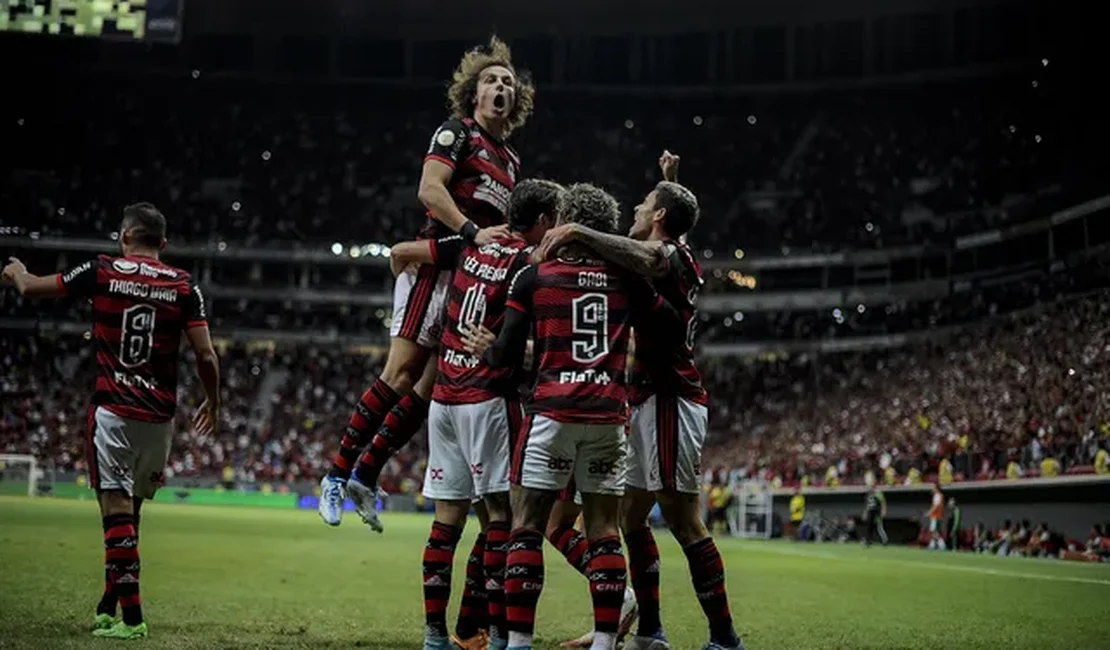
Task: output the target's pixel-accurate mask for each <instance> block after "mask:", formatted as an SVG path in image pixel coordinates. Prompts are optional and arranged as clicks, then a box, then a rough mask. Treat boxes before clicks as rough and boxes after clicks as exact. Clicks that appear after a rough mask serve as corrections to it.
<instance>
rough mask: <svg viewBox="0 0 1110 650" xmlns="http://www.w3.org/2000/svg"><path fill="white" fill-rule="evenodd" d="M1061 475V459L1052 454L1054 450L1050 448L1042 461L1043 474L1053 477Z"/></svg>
mask: <svg viewBox="0 0 1110 650" xmlns="http://www.w3.org/2000/svg"><path fill="white" fill-rule="evenodd" d="M1059 475H1060V461H1058V460H1056V458H1055V457H1054V456H1053V455H1052V450H1051V449H1049V450H1048V451H1046V453H1045V457H1044V460H1042V461H1041V476H1042V477H1045V478H1053V477H1056V476H1059Z"/></svg>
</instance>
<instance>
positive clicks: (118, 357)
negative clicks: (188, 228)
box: [3, 203, 220, 639]
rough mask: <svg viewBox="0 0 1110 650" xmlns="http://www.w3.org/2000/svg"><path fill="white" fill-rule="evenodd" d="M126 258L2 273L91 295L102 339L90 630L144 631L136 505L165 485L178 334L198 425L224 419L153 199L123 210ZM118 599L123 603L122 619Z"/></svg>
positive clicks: (193, 290)
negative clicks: (190, 357) (98, 520)
mask: <svg viewBox="0 0 1110 650" xmlns="http://www.w3.org/2000/svg"><path fill="white" fill-rule="evenodd" d="M119 242H120V249H121V255H120V256H119V257H111V256H108V255H101V256H99V257H98V258H97V259H95V260H89V261H87V262H84V263H83V264H80V265H78V266H75V267H73V268H71V269H69V270H67V271H64V272H62V273H58V274H55V275H48V276H37V275H32V274H30V273H28V272H27V269H26V267H24V266H23V263H22V262H20V261H19V260H17V259H15V258H12V259H11V263H10V264H8V265H7V266H6V267H4V271H3V278H4V280H5V281H6V282H10V283H11V284H13V285H15V287H16V289H18V290H19V292H20V293H21V294H23V295H24V296H26V297H28V298H58V297H62V296H68V297H72V298H89V299H91V300H92V306H93V340H94V341H95V345H96V363H97V375H96V391H95V392H94V393H93V398H92V405H91V406H90V407H89V418H88V430H87V432H86V435H87V438H86V447H85V454H86V461H87V462H88V466H89V485H91V486H92V488H93V489H95V490H96V494H97V501H98V502H99V504H100V514H101V517H102V518H103V524H104V558H105V559H104V594H103V596H102V597H101V599H100V603H99V604H98V605H97V607H96V617H95V619H94V622H93V634H94V635H95V636H98V637H106V638H112V639H137V638H141V637H145V636H146V635H147V625H146V622H145V621H144V620H143V612H142V604H141V600H140V598H139V568H140V565H139V511H140V508H141V506H142V502H143V499H150V498H152V497H153V496H154V492H155V491H156V490H157V489H158V487H159V485H160V484H161V482H162V472H163V470H164V469H165V466H166V459H167V458H168V457H169V453H170V443H171V440H172V438H173V428H172V421H173V415H174V411H175V410H176V407H177V355H178V348H179V347H180V343H181V332H182V331H184V332H185V336H186V338H188V340H189V343H190V345H191V346H192V348H193V351H194V352H195V353H196V364H197V375H198V376H199V377H200V380H201V384H202V385H203V386H204V393H205V396H206V399H205V400H204V402H203V403H202V404H201V406H200V408H199V409H198V410H197V412H196V415H195V416H194V418H193V422H194V424H195V426H196V428H197V431H198V432H199V433H201V434H203V435H212V434H213V433H214V432H215V431H216V428H217V427H218V426H219V422H220V393H219V388H220V367H219V361H218V360H217V358H216V352H215V350H213V348H212V341H211V339H210V337H209V335H208V324H207V318H206V315H205V308H204V299H203V297H202V295H201V293H200V290H199V289H198V288H197V286H196V285H195V284H194V283H193V282H192V280H191V278H190V277H189V274H188V273H186V272H185V271H182V270H181V269H178V268H174V267H172V266H169V265H166V264H163V263H162V262H161V261H159V259H158V255H159V252H160V251H161V250H162V248H163V247H165V245H166V220H165V218H164V217H163V216H162V214H161V213H160V212H159V211H158V210H157V209H156V208H155V207H154V206H153V205H151V204H149V203H136V204H134V205H130V206H127V207H126V208H124V210H123V222H122V224H121V225H120V231H119ZM117 603H118V605H119V606H120V607H122V609H123V617H122V619H118V618H116V606H117Z"/></svg>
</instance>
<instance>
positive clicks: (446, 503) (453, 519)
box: [436, 499, 470, 528]
mask: <svg viewBox="0 0 1110 650" xmlns="http://www.w3.org/2000/svg"><path fill="white" fill-rule="evenodd" d="M469 512H470V501H469V500H463V501H456V500H451V499H439V500H438V501H436V521H438V522H439V523H441V524H447V525H448V526H454V527H456V528H462V527H463V526H465V525H466V515H467V513H469Z"/></svg>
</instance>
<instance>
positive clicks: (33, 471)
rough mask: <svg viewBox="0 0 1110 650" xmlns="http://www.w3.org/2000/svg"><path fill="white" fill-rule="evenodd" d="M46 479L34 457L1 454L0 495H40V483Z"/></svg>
mask: <svg viewBox="0 0 1110 650" xmlns="http://www.w3.org/2000/svg"><path fill="white" fill-rule="evenodd" d="M43 477H44V475H43V471H42V467H41V466H40V465H39V462H38V460H37V459H36V458H35V457H34V456H30V455H27V454H0V494H4V495H27V496H29V497H33V496H35V495H36V494H38V489H37V488H38V483H39V481H40V480H42V479H43Z"/></svg>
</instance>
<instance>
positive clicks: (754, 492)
mask: <svg viewBox="0 0 1110 650" xmlns="http://www.w3.org/2000/svg"><path fill="white" fill-rule="evenodd" d="M773 515H774V497H773V492H772V490H771V486H770V485H769V484H768V483H767V482H766V481H741V482H740V483H739V484H738V485H735V486H734V487H733V490H732V504H731V505H730V506H729V509H728V527H729V532H731V533H732V535H733V536H735V537H747V538H762V539H769V538H770V537H771V532H772V528H773V523H772V522H773Z"/></svg>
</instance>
